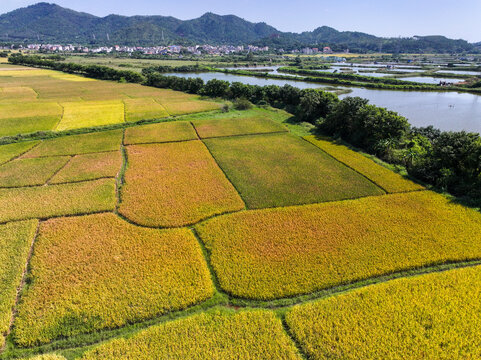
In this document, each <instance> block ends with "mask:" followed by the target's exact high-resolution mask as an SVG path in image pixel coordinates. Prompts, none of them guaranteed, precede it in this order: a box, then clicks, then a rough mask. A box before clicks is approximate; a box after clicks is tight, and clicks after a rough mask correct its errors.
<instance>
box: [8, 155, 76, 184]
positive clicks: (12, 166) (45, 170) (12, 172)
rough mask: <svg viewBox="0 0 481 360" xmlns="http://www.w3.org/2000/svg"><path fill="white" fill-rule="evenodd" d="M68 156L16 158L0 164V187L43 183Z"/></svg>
mask: <svg viewBox="0 0 481 360" xmlns="http://www.w3.org/2000/svg"><path fill="white" fill-rule="evenodd" d="M69 160H70V157H68V156H56V157H51V158H48V157H46V158H33V159H17V160H14V161H11V162H9V163H7V164H4V165H2V166H0V187H18V186H34V185H43V184H45V182H46V181H47V180H48V179H50V177H52V176H53V174H55V172H57V171H58V170H60V168H61V167H62V166H64V165H65V164H66V163H67V162H68V161H69Z"/></svg>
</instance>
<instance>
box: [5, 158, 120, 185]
mask: <svg viewBox="0 0 481 360" xmlns="http://www.w3.org/2000/svg"><path fill="white" fill-rule="evenodd" d="M121 166H122V155H121V154H120V152H119V151H114V152H105V153H94V154H84V155H76V156H74V157H73V158H72V160H70V162H69V163H68V164H67V166H65V167H64V168H63V169H62V170H60V171H59V172H58V173H57V174H56V175H55V176H54V177H53V178H52V179H51V180H50V181H49V183H50V184H57V183H67V182H75V181H85V180H94V179H100V178H106V177H112V178H113V177H115V176H116V175H117V173H118V172H119V171H120V168H121ZM0 169H1V168H0Z"/></svg>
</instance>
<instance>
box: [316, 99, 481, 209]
mask: <svg viewBox="0 0 481 360" xmlns="http://www.w3.org/2000/svg"><path fill="white" fill-rule="evenodd" d="M316 127H317V130H318V131H319V132H322V133H324V134H327V135H331V136H334V137H339V138H342V139H343V140H345V141H346V142H349V143H351V144H353V145H355V146H357V147H359V148H362V149H363V150H365V151H367V152H368V153H370V154H374V155H376V156H378V157H379V158H381V159H384V160H386V161H388V162H390V163H394V164H400V165H403V166H405V168H406V170H407V171H408V173H409V174H410V175H412V176H413V177H415V178H417V179H420V180H422V181H424V182H426V183H428V184H431V185H434V186H435V187H437V188H439V189H442V190H444V191H449V192H450V193H452V194H454V195H457V196H459V197H464V198H466V199H467V200H468V201H469V202H472V203H473V204H474V205H476V206H481V137H480V136H479V134H475V133H467V132H465V131H460V132H442V131H440V130H437V129H434V128H433V127H432V126H431V127H427V128H411V126H410V125H409V123H408V121H407V120H406V119H405V118H404V117H402V116H399V115H398V114H397V113H395V112H393V111H388V110H386V109H384V108H379V107H377V106H374V105H370V104H368V101H367V100H366V99H361V98H359V97H347V98H345V99H344V100H342V101H340V102H339V103H337V104H336V105H335V106H333V107H332V109H331V111H330V112H329V113H328V115H327V116H326V117H325V118H320V119H319V120H317V122H316Z"/></svg>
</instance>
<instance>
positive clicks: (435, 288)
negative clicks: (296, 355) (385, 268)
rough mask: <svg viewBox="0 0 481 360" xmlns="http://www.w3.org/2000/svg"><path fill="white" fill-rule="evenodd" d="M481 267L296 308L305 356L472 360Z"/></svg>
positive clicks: (293, 315) (478, 342)
mask: <svg viewBox="0 0 481 360" xmlns="http://www.w3.org/2000/svg"><path fill="white" fill-rule="evenodd" d="M480 282H481V267H479V266H477V267H473V268H465V269H457V270H451V271H446V272H443V273H434V274H428V275H423V276H418V277H414V278H406V279H399V280H394V281H391V282H388V283H383V284H379V285H373V286H369V287H366V288H364V289H360V290H356V291H353V292H350V293H347V294H343V295H338V296H333V297H330V298H327V299H324V300H320V301H318V302H313V303H309V304H305V305H300V306H296V307H294V308H293V309H292V310H291V311H290V312H289V313H288V314H287V323H288V325H289V327H290V328H291V331H292V332H293V334H294V336H295V338H296V339H297V340H298V342H299V343H300V344H301V346H302V348H303V350H304V351H305V352H306V353H307V354H308V356H309V359H399V360H401V359H402V360H404V359H412V360H414V359H446V360H447V359H476V358H479V357H480V356H481V336H480V334H479V329H480V328H481V316H480V314H481V302H480V301H479V299H480V298H481V287H480V286H479V284H480Z"/></svg>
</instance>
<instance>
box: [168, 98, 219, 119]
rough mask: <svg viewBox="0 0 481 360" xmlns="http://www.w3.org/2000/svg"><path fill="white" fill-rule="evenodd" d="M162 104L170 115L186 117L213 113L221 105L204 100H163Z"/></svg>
mask: <svg viewBox="0 0 481 360" xmlns="http://www.w3.org/2000/svg"><path fill="white" fill-rule="evenodd" d="M160 103H161V104H162V106H163V107H164V108H165V109H166V110H167V112H168V113H169V114H170V115H185V114H193V113H198V112H204V111H212V110H218V109H220V107H221V105H220V104H218V103H215V102H213V101H204V100H194V99H191V100H188V101H177V100H174V101H170V100H164V99H161V100H160Z"/></svg>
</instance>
